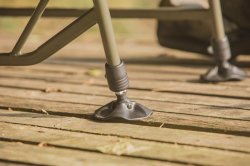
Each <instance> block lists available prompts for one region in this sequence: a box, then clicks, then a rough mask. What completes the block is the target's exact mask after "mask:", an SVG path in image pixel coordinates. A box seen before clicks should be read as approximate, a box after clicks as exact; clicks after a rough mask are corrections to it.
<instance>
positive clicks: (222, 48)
mask: <svg viewBox="0 0 250 166" xmlns="http://www.w3.org/2000/svg"><path fill="white" fill-rule="evenodd" d="M209 4H210V11H211V15H212V25H213V37H212V47H213V53H214V59H215V62H216V66H215V67H214V68H212V69H210V70H209V71H208V72H207V73H206V74H205V75H202V76H201V80H202V81H204V82H222V81H240V80H243V79H245V78H246V73H245V72H244V71H243V70H241V69H239V68H238V67H237V66H234V65H233V64H231V63H230V62H229V59H230V58H231V49H230V44H229V41H228V38H227V36H226V35H225V30H224V25H223V17H222V12H221V4H220V0H209Z"/></svg>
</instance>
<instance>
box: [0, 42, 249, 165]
mask: <svg viewBox="0 0 250 166" xmlns="http://www.w3.org/2000/svg"><path fill="white" fill-rule="evenodd" d="M119 45H120V52H121V54H122V56H123V59H124V60H125V62H126V64H127V69H128V74H129V78H130V85H131V86H130V87H131V88H130V90H129V93H128V94H129V97H130V98H132V99H134V100H136V101H139V102H141V103H143V104H144V105H146V106H147V107H149V108H151V109H153V110H154V114H153V116H152V117H150V118H148V119H146V120H144V121H138V122H116V123H111V122H106V123H102V122H97V121H93V120H92V113H93V112H94V111H95V110H96V109H97V108H98V107H100V106H101V105H103V104H105V103H107V102H109V101H111V100H113V99H115V98H114V94H113V93H111V92H110V91H109V90H108V88H107V83H106V80H105V79H104V72H103V66H104V62H105V60H104V55H103V51H102V47H101V45H100V43H99V44H97V45H96V46H95V45H93V44H91V43H90V44H86V45H84V46H82V45H81V43H78V44H76V45H75V46H74V47H72V48H69V49H66V50H64V51H62V52H60V53H58V55H56V56H53V57H52V58H50V59H49V60H46V61H45V62H43V63H41V64H39V65H35V66H32V67H0V165H5V164H6V165H32V164H35V165H67V166H68V165H94V166H97V165H100V166H105V165H107V166H112V165H114V166H115V165H131V166H132V165H136V166H138V165H143V166H144V165H145V166H146V165H157V166H158V165H159V166H166V165H210V166H219V165H225V166H230V165H232V166H248V165H249V163H250V138H249V136H250V80H249V79H248V80H246V81H243V82H229V83H220V84H202V83H199V82H198V81H197V80H198V78H199V75H200V74H202V73H204V72H205V71H206V70H207V69H208V68H209V67H211V64H212V62H211V60H209V59H208V58H204V57H201V56H198V55H195V54H191V53H184V52H179V51H174V50H168V49H163V48H160V47H158V46H156V44H150V43H132V44H129V43H126V42H125V43H120V44H119ZM241 59H242V60H244V61H241V62H240V63H239V65H240V66H241V67H243V68H245V69H246V70H247V71H248V73H250V66H249V62H250V60H249V58H248V57H242V58H241Z"/></svg>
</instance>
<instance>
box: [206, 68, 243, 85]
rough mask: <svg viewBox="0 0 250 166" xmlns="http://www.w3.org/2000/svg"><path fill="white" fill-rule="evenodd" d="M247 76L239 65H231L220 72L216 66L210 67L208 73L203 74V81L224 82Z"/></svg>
mask: <svg viewBox="0 0 250 166" xmlns="http://www.w3.org/2000/svg"><path fill="white" fill-rule="evenodd" d="M246 77H247V74H246V73H245V72H244V71H243V70H241V69H240V68H238V67H237V66H234V65H230V67H228V68H226V69H224V70H223V72H219V67H218V66H216V67H214V68H212V69H210V70H209V71H208V72H207V73H206V74H204V75H202V76H201V81H202V82H224V81H241V80H244V79H245V78H246Z"/></svg>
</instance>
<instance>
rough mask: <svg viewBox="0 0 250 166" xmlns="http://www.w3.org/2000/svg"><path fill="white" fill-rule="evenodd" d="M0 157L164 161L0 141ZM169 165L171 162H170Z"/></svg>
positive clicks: (34, 161) (38, 161) (48, 161)
mask: <svg viewBox="0 0 250 166" xmlns="http://www.w3.org/2000/svg"><path fill="white" fill-rule="evenodd" d="M0 147H1V149H0V158H1V159H2V160H6V161H9V162H10V161H13V162H14V163H18V162H20V163H26V164H27V165H65V166H68V165H79V166H80V165H87V166H92V165H93V166H103V165H104V166H110V165H112V166H113V165H117V164H118V163H119V165H124V166H125V165H127V164H128V163H129V165H138V164H143V165H146V164H150V165H151V164H152V165H155V166H158V165H159V166H161V165H162V166H163V165H165V164H166V163H164V162H160V161H148V160H143V159H133V158H128V157H118V156H111V155H102V154H98V153H93V152H87V151H81V150H70V149H63V148H55V147H39V146H37V145H36V146H33V145H29V144H24V143H21V142H16V143H15V142H14V143H11V142H2V141H1V142H0ZM170 165H171V163H170Z"/></svg>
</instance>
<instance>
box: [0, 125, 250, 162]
mask: <svg viewBox="0 0 250 166" xmlns="http://www.w3.org/2000/svg"><path fill="white" fill-rule="evenodd" d="M0 129H1V132H2V137H1V138H2V139H5V140H16V141H17V140H18V141H20V142H32V144H36V145H38V144H39V143H40V142H43V143H46V144H48V145H50V146H51V145H52V146H56V147H63V149H67V148H71V149H73V148H75V149H77V150H81V151H86V150H88V151H93V152H96V153H98V152H99V151H102V152H103V153H109V154H112V155H120V154H121V155H123V156H124V155H125V156H127V157H133V158H143V159H144V160H145V163H146V161H149V162H148V163H147V164H148V165H149V164H150V161H152V160H155V161H157V160H159V161H173V163H183V164H194V165H198V164H202V165H203V164H204V165H246V164H247V163H248V162H249V161H250V153H249V154H246V153H237V152H228V151H222V150H215V149H208V148H201V147H192V146H187V145H175V144H168V143H157V142H150V141H144V140H135V139H130V138H117V137H114V136H103V135H93V134H85V133H75V132H69V131H57V130H52V129H46V128H41V127H31V126H23V125H15V124H6V123H0ZM62 138H63V139H62ZM83 138H84V139H83ZM100 140H102V141H100ZM126 145H127V146H130V147H131V149H130V150H128V149H127V150H126V149H122V148H121V149H120V150H119V151H118V150H116V151H115V150H111V151H110V150H108V149H107V148H114V147H116V148H118V147H119V146H125V147H126ZM104 147H106V149H105V150H103V149H102V148H104ZM132 147H133V148H132ZM100 148H101V149H100ZM183 149H185V150H183ZM0 151H1V150H0ZM190 156H191V157H190ZM225 159H227V161H226V162H225ZM128 161H129V160H128ZM129 162H132V161H129ZM166 164H169V162H167V163H166Z"/></svg>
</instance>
